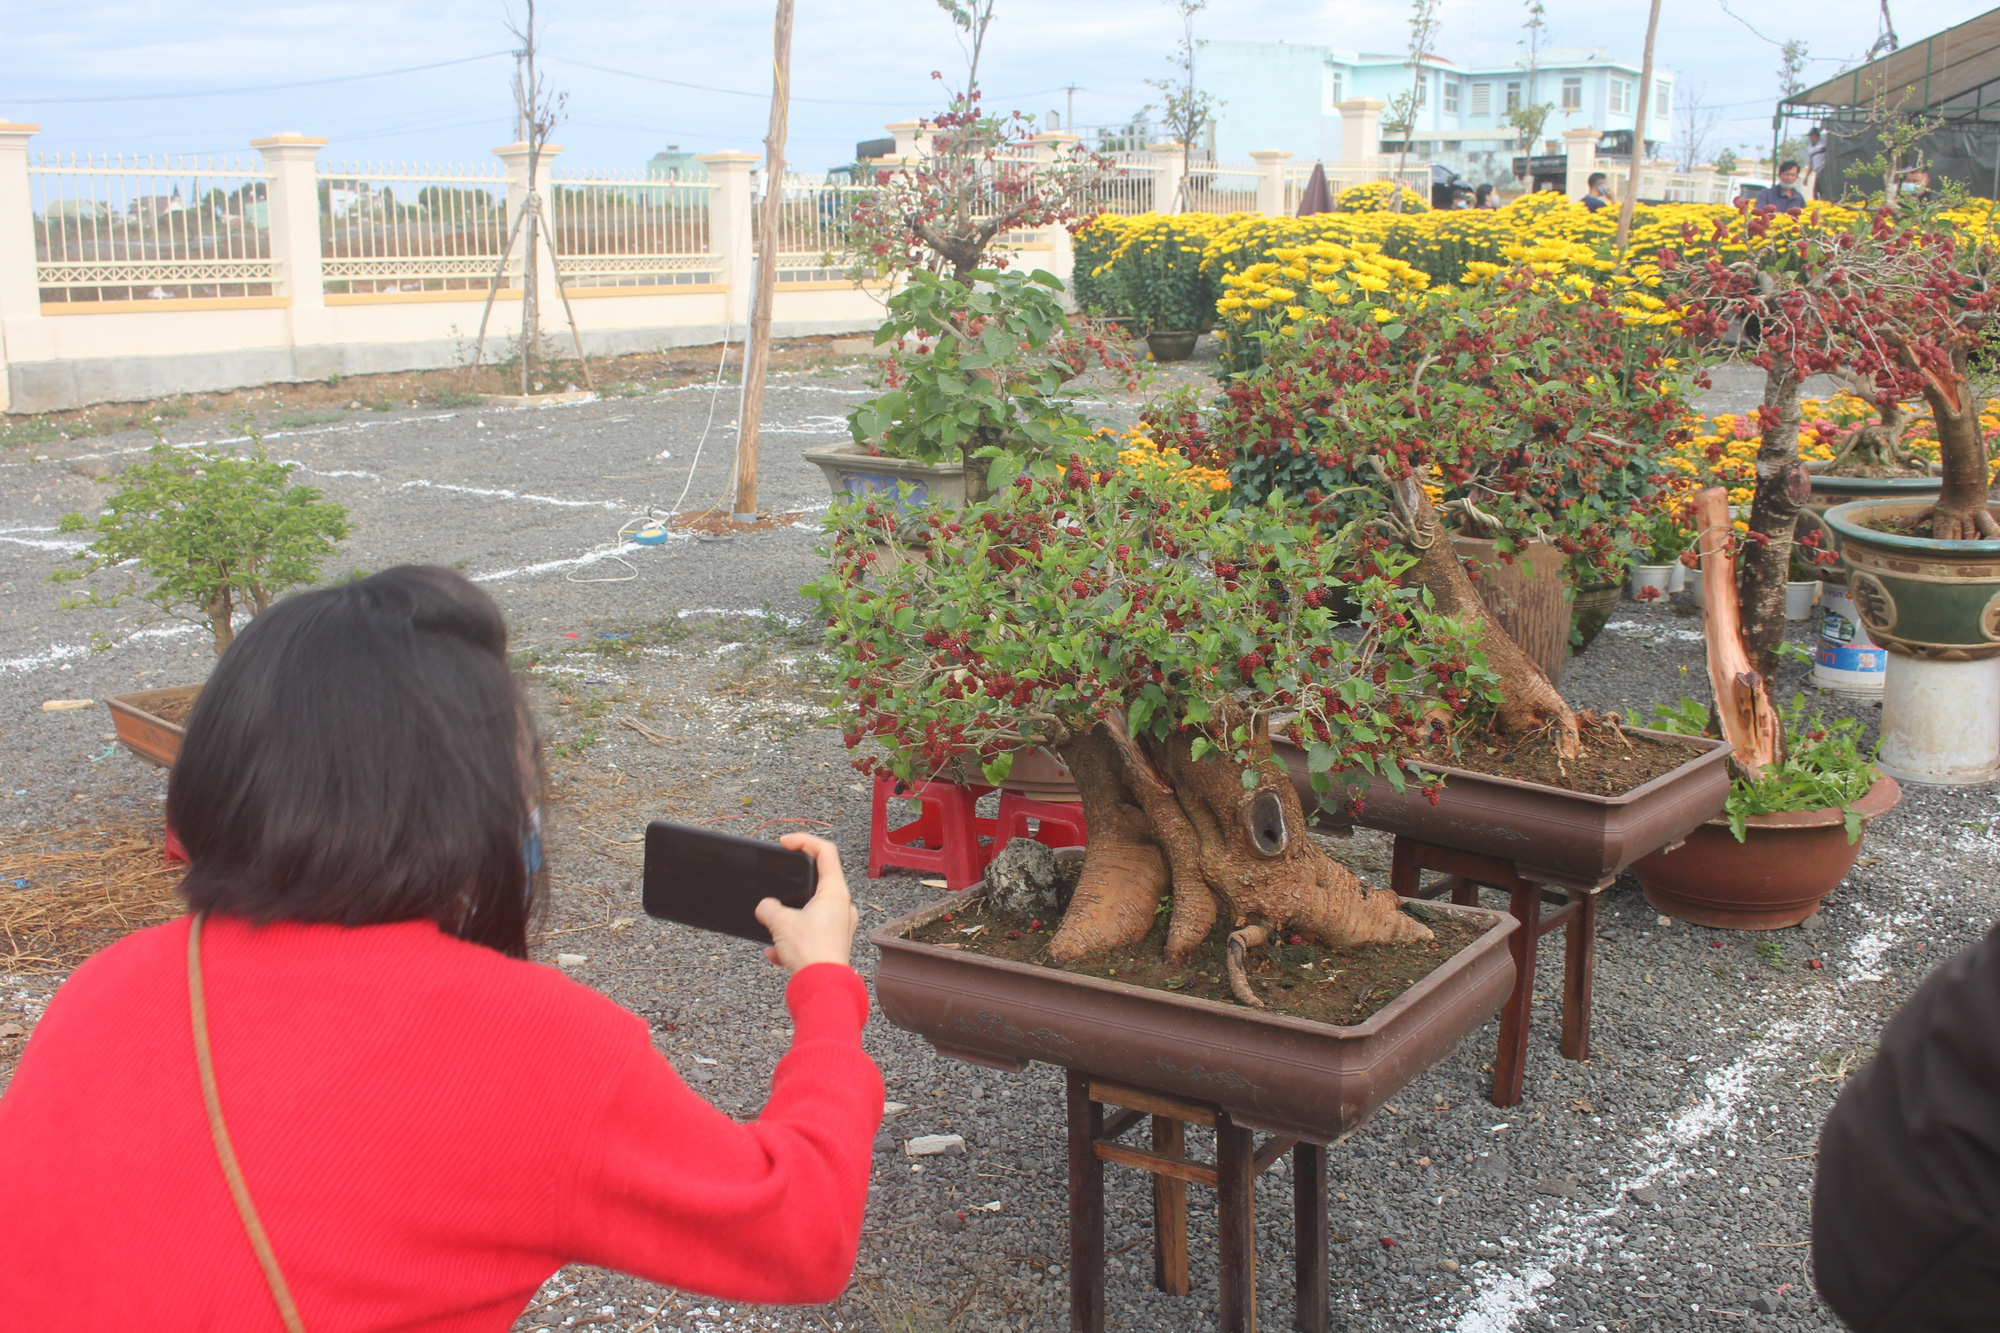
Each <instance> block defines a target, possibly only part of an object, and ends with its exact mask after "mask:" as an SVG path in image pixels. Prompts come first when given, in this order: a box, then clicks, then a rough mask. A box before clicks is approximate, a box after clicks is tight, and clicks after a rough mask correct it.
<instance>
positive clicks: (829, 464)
mask: <svg viewBox="0 0 2000 1333" xmlns="http://www.w3.org/2000/svg"><path fill="white" fill-rule="evenodd" d="M802 456H803V457H804V458H805V460H806V461H807V462H808V463H811V464H813V465H814V466H816V467H818V468H819V470H820V471H821V472H822V473H824V474H825V475H826V481H827V485H828V486H830V487H832V489H833V493H834V495H835V496H836V497H838V496H842V495H866V496H879V497H881V498H882V499H884V500H891V501H893V502H894V503H895V505H896V508H897V509H898V510H901V511H903V512H905V513H915V512H917V511H919V510H921V509H922V508H923V507H924V506H925V505H931V504H937V505H944V506H945V507H947V508H951V509H956V508H958V507H959V506H961V505H963V504H964V503H965V495H966V484H965V483H966V477H965V464H963V463H919V462H917V461H915V460H914V459H909V458H888V457H884V456H881V455H877V454H868V453H863V452H862V451H861V450H860V449H857V448H855V447H854V446H853V445H848V446H845V447H844V448H839V449H807V450H804V451H803V455H802Z"/></svg>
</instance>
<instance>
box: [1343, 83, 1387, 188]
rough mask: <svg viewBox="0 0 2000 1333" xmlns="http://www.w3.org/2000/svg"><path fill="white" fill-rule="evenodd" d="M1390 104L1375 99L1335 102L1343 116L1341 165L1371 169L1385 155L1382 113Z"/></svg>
mask: <svg viewBox="0 0 2000 1333" xmlns="http://www.w3.org/2000/svg"><path fill="white" fill-rule="evenodd" d="M1387 105H1388V104H1387V103H1386V102H1378V101H1376V100H1375V99H1374V98H1372V97H1357V98H1355V99H1354V100H1353V101H1351V102H1336V103H1334V110H1336V111H1338V112H1339V113H1340V165H1341V166H1343V167H1349V168H1354V169H1358V170H1363V171H1365V170H1369V169H1372V168H1373V167H1374V166H1375V165H1376V160H1377V159H1378V158H1380V157H1381V156H1382V112H1383V109H1384V108H1385V107H1386V106H1387Z"/></svg>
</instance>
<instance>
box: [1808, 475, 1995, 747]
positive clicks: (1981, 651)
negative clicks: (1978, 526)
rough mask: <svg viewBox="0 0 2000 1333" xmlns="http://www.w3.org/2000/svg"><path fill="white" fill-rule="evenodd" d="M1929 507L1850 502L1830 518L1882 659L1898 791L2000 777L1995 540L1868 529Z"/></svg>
mask: <svg viewBox="0 0 2000 1333" xmlns="http://www.w3.org/2000/svg"><path fill="white" fill-rule="evenodd" d="M1928 503H1929V501H1926V500H1857V501H1854V502H1852V503H1849V504H1844V505H1838V506H1836V507H1834V508H1832V509H1829V510H1828V511H1827V512H1826V524H1827V526H1828V527H1829V528H1831V529H1832V530H1833V532H1834V533H1835V534H1836V535H1837V536H1838V537H1839V538H1840V554H1841V558H1842V559H1844V560H1845V561H1846V562H1847V569H1848V578H1847V587H1848V594H1849V596H1851V597H1852V598H1853V601H1854V608H1855V611H1856V612H1857V613H1858V614H1859V615H1860V617H1861V623H1862V626H1863V627H1864V628H1865V629H1866V630H1867V631H1868V637H1869V638H1870V639H1872V640H1874V641H1875V642H1876V643H1877V644H1880V645H1881V646H1882V647H1883V648H1885V649H1887V650H1888V654H1889V660H1888V666H1887V669H1886V670H1885V671H1884V673H1883V683H1882V749H1881V753H1880V756H1879V757H1880V762H1881V765H1882V768H1883V769H1884V770H1885V771H1886V772H1888V773H1890V774H1893V775H1894V776H1895V777H1897V778H1899V779H1901V780H1903V781H1905V782H1918V783H1924V784H1928V785H1933V786H1972V785H1980V784H1984V783H1988V782H1992V781H1994V780H1995V779H1996V778H2000V541H1958V542H1946V541H1938V540H1936V539H1934V538H1930V537H1907V536H1903V535H1901V534H1899V533H1893V532H1879V531H1877V530H1875V529H1874V528H1873V527H1870V526H1869V524H1871V523H1874V522H1881V521H1884V520H1893V519H1896V518H1901V517H1907V516H1910V515H1913V514H1916V513H1918V512H1920V511H1921V510H1922V509H1923V508H1924V507H1925V506H1926V505H1927V504H1928Z"/></svg>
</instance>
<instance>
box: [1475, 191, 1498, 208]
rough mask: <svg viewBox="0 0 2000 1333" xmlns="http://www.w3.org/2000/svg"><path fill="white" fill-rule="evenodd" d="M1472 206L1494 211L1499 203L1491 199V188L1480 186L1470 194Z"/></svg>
mask: <svg viewBox="0 0 2000 1333" xmlns="http://www.w3.org/2000/svg"><path fill="white" fill-rule="evenodd" d="M1472 206H1473V207H1474V208H1479V209H1489V210H1490V209H1496V208H1498V207H1500V201H1499V200H1498V199H1495V198H1494V197H1493V187H1492V186H1491V185H1482V186H1480V187H1479V188H1478V189H1476V190H1474V191H1473V192H1472Z"/></svg>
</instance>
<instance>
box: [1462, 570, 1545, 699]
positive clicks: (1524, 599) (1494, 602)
mask: <svg viewBox="0 0 2000 1333" xmlns="http://www.w3.org/2000/svg"><path fill="white" fill-rule="evenodd" d="M1451 545H1452V549H1453V550H1455V551H1457V552H1458V558H1459V559H1460V560H1463V561H1464V562H1465V564H1466V572H1467V573H1468V574H1470V575H1471V576H1472V587H1473V590H1474V591H1475V592H1477V593H1478V594H1479V601H1480V603H1481V604H1482V605H1483V606H1485V608H1486V612H1487V614H1488V615H1490V616H1492V617H1493V618H1494V619H1495V620H1497V621H1498V622H1500V628H1501V629H1503V630H1505V631H1506V632H1507V637H1508V638H1510V639H1512V640H1513V641H1514V645H1515V646H1516V647H1517V648H1519V649H1520V650H1521V651H1522V652H1524V653H1526V654H1527V655H1528V657H1529V659H1530V660H1531V661H1533V662H1534V664H1535V665H1536V666H1538V667H1540V668H1541V669H1542V674H1543V675H1544V676H1547V677H1548V678H1549V684H1551V685H1553V686H1555V687H1556V688H1557V689H1561V688H1562V673H1563V663H1564V662H1565V661H1566V660H1567V659H1568V658H1569V626H1570V607H1569V580H1568V578H1567V577H1566V576H1565V575H1564V573H1563V557H1562V553H1561V552H1560V551H1557V550H1556V548H1555V547H1553V546H1550V545H1549V544H1548V543H1546V542H1525V543H1523V544H1522V545H1521V546H1520V547H1519V548H1518V549H1517V550H1516V551H1515V552H1514V553H1513V556H1512V558H1511V559H1507V560H1503V559H1501V558H1500V552H1499V547H1498V546H1497V544H1496V543H1494V542H1493V541H1492V540H1491V539H1490V538H1485V537H1461V536H1459V535H1458V534H1456V533H1454V534H1453V535H1452V539H1451Z"/></svg>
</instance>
